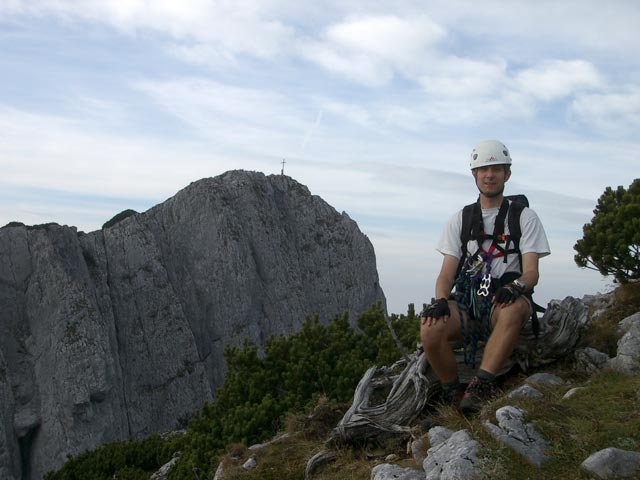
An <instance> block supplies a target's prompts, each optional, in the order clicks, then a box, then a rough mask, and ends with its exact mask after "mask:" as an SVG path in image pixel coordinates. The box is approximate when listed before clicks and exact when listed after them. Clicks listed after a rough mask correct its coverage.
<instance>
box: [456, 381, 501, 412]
mask: <svg viewBox="0 0 640 480" xmlns="http://www.w3.org/2000/svg"><path fill="white" fill-rule="evenodd" d="M496 393H497V388H496V383H495V381H493V382H487V381H483V380H480V379H479V378H478V377H473V378H472V379H471V382H469V386H468V387H467V390H466V391H465V392H464V396H463V397H462V401H461V402H460V410H461V411H462V413H463V414H465V415H472V414H474V413H477V412H479V411H480V409H481V408H482V405H483V404H484V403H485V402H486V401H487V400H490V399H491V398H493V397H494V396H495V395H496Z"/></svg>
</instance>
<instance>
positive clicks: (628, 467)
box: [580, 448, 640, 478]
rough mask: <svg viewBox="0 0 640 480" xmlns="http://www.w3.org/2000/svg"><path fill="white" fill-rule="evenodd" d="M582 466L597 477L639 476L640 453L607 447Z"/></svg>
mask: <svg viewBox="0 0 640 480" xmlns="http://www.w3.org/2000/svg"><path fill="white" fill-rule="evenodd" d="M580 468H582V469H583V470H584V471H586V472H587V473H590V474H591V475H595V476H596V477H597V478H638V476H640V453H638V452H630V451H627V450H620V449H619V448H605V449H604V450H600V451H599V452H596V453H594V454H593V455H591V456H589V458H587V459H586V460H585V461H584V462H582V464H581V465H580Z"/></svg>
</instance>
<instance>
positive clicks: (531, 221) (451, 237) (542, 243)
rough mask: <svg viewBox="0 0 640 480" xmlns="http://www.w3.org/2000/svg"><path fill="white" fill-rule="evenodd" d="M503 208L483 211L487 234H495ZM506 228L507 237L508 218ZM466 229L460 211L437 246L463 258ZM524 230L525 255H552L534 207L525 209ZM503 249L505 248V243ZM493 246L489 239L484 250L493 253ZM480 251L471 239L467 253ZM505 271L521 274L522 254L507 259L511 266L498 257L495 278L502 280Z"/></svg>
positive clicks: (493, 270)
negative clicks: (462, 240)
mask: <svg viewBox="0 0 640 480" xmlns="http://www.w3.org/2000/svg"><path fill="white" fill-rule="evenodd" d="M499 210H500V208H498V207H497V208H487V209H485V208H483V209H482V222H483V225H484V229H485V231H486V232H487V233H489V234H491V233H493V227H494V225H495V223H496V217H497V216H498V211H499ZM504 223H505V225H504V229H505V232H504V233H506V234H507V235H508V234H509V233H510V232H509V225H508V223H509V222H507V221H506V219H505V222H504ZM461 230H462V210H459V211H458V212H457V213H456V214H454V215H453V216H452V217H451V218H450V219H449V222H448V223H447V225H446V227H445V229H444V231H443V232H442V235H441V237H440V241H439V242H438V245H437V246H436V250H438V251H439V252H440V253H442V254H443V255H452V256H454V257H456V258H460V257H461V256H462V247H461V242H460V231H461ZM520 230H521V231H522V236H521V237H520V252H521V253H522V254H523V255H524V254H525V253H531V252H536V253H537V254H538V257H539V258H542V257H546V256H547V255H549V254H550V253H551V250H550V249H549V242H548V241H547V235H546V233H545V231H544V228H543V226H542V223H541V222H540V219H539V218H538V215H537V214H536V212H534V211H533V210H531V209H530V208H527V207H525V208H524V209H523V210H522V214H521V215H520ZM509 243H510V244H509V248H513V245H512V244H511V242H509ZM501 246H504V244H502V245H501ZM490 247H491V240H485V241H484V242H483V248H484V250H489V248H490ZM477 250H478V242H477V241H476V240H469V242H468V243H467V252H468V254H469V255H473V254H474V253H475V252H476V251H477ZM496 253H497V252H496ZM505 272H520V265H519V263H518V255H517V254H511V255H509V256H508V258H507V263H505V262H504V258H503V257H499V258H494V259H493V261H492V262H491V275H492V276H494V277H501V276H502V275H503V274H504V273H505Z"/></svg>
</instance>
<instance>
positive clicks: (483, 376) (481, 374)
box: [476, 368, 496, 383]
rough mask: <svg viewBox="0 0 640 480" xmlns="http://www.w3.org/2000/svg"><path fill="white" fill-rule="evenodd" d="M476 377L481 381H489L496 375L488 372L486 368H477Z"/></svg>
mask: <svg viewBox="0 0 640 480" xmlns="http://www.w3.org/2000/svg"><path fill="white" fill-rule="evenodd" d="M476 377H478V379H479V380H480V381H482V382H485V383H491V382H493V381H494V380H495V379H496V376H495V375H494V374H493V373H489V372H487V371H486V370H482V369H481V368H480V369H478V373H477V374H476Z"/></svg>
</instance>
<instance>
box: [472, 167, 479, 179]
mask: <svg viewBox="0 0 640 480" xmlns="http://www.w3.org/2000/svg"><path fill="white" fill-rule="evenodd" d="M471 175H473V179H474V180H478V169H477V168H473V169H472V170H471Z"/></svg>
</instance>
